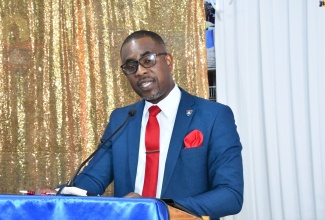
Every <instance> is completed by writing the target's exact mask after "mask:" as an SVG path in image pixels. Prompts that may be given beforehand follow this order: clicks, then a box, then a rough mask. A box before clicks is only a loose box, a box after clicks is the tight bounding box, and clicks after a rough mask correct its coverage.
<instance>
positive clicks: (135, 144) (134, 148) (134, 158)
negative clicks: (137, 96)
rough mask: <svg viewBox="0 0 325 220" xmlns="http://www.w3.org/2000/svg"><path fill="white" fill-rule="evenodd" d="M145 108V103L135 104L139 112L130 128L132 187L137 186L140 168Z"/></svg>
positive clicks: (129, 146)
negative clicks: (136, 181) (142, 122)
mask: <svg viewBox="0 0 325 220" xmlns="http://www.w3.org/2000/svg"><path fill="white" fill-rule="evenodd" d="M143 107H144V101H140V102H138V103H136V104H135V109H136V111H137V113H136V115H135V120H134V121H132V122H131V123H130V124H129V126H128V136H127V140H128V141H127V146H128V152H129V155H128V157H129V169H130V175H131V181H132V186H135V178H136V174H137V167H138V157H139V143H140V131H141V121H142V114H143Z"/></svg>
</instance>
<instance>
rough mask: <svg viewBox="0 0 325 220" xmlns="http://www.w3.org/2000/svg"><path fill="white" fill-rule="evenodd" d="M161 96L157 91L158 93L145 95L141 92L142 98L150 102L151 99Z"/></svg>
mask: <svg viewBox="0 0 325 220" xmlns="http://www.w3.org/2000/svg"><path fill="white" fill-rule="evenodd" d="M160 96H161V94H160V93H159V92H158V93H155V94H150V95H145V94H143V95H142V98H143V99H144V100H146V101H148V102H152V101H155V100H157V99H158V98H159V97H160Z"/></svg>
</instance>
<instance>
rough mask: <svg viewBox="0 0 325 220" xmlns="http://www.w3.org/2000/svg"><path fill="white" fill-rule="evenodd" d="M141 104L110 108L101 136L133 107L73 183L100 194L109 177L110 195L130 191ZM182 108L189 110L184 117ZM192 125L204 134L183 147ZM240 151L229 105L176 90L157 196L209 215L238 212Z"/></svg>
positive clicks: (240, 168) (106, 135) (240, 179)
mask: <svg viewBox="0 0 325 220" xmlns="http://www.w3.org/2000/svg"><path fill="white" fill-rule="evenodd" d="M144 103H145V102H144V100H142V101H140V102H137V103H135V104H133V105H130V106H126V107H123V108H119V109H116V110H114V111H113V112H112V114H111V116H110V121H109V124H108V126H107V128H106V130H105V133H104V135H103V138H102V140H105V139H106V138H107V137H109V136H110V134H111V133H112V132H114V131H115V130H116V129H117V128H118V127H119V126H120V125H121V124H122V122H123V121H124V120H125V118H126V117H127V115H128V112H129V110H130V109H135V110H136V111H137V113H136V115H135V116H133V117H131V118H130V119H129V120H128V122H127V124H126V125H125V126H124V127H123V128H122V129H121V130H120V131H119V132H118V133H117V134H116V135H115V136H114V137H113V138H112V140H111V141H109V142H108V143H107V144H106V145H105V147H104V148H103V149H101V150H100V151H99V152H98V153H97V154H96V155H95V157H94V158H93V159H92V160H91V161H90V162H89V164H88V166H86V167H85V169H84V170H83V172H81V173H80V174H79V175H78V177H77V179H76V186H77V187H80V188H83V189H86V190H87V191H89V192H91V193H94V194H103V193H104V191H105V189H106V187H107V186H108V185H109V184H110V183H111V182H112V181H113V180H114V196H117V197H122V196H125V195H126V194H128V193H130V192H134V188H135V179H136V172H137V164H138V149H139V140H140V129H141V120H142V113H143V108H144ZM187 110H192V113H191V114H190V115H187V114H186V112H187ZM195 129H197V130H200V131H201V132H202V134H203V144H202V146H200V147H195V148H184V147H185V145H184V138H185V137H186V135H188V134H189V133H190V132H191V131H193V130H195ZM241 149H242V146H241V143H240V139H239V135H238V133H237V131H236V125H235V121H234V116H233V113H232V111H231V109H230V108H229V107H228V106H225V105H222V104H220V103H215V102H212V101H208V100H205V99H202V98H199V97H196V96H193V95H190V94H189V93H187V92H185V91H184V90H182V89H181V101H180V104H179V108H178V111H177V116H176V120H175V125H174V129H173V133H172V137H171V140H170V146H169V151H168V155H167V159H166V165H165V173H164V179H163V185H162V192H161V198H171V199H173V200H174V201H175V202H177V203H179V204H181V205H182V206H184V207H185V208H187V209H189V210H190V211H192V212H194V213H196V214H199V215H208V216H210V218H211V219H217V218H219V217H222V216H226V215H232V214H236V213H238V212H239V211H240V210H241V207H242V203H243V185H244V184H243V169H242V157H241Z"/></svg>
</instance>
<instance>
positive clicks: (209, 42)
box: [205, 29, 214, 48]
mask: <svg viewBox="0 0 325 220" xmlns="http://www.w3.org/2000/svg"><path fill="white" fill-rule="evenodd" d="M205 38H206V48H211V47H214V37H213V29H209V30H206V31H205Z"/></svg>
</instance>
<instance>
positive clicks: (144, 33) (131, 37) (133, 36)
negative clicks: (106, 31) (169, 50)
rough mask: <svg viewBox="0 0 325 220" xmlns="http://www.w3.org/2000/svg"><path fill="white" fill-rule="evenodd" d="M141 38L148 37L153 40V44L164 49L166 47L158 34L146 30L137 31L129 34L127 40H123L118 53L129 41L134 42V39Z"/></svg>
mask: <svg viewBox="0 0 325 220" xmlns="http://www.w3.org/2000/svg"><path fill="white" fill-rule="evenodd" d="M143 37H150V38H151V39H153V40H154V41H155V42H157V43H159V44H161V45H163V46H164V47H166V44H165V42H164V40H163V39H162V38H161V37H160V36H159V34H157V33H155V32H152V31H147V30H139V31H135V32H133V33H131V34H130V35H129V36H128V37H127V38H125V40H124V42H123V44H122V46H121V49H120V52H121V50H122V48H123V46H124V45H125V44H127V43H128V42H130V41H131V40H136V39H140V38H143Z"/></svg>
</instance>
